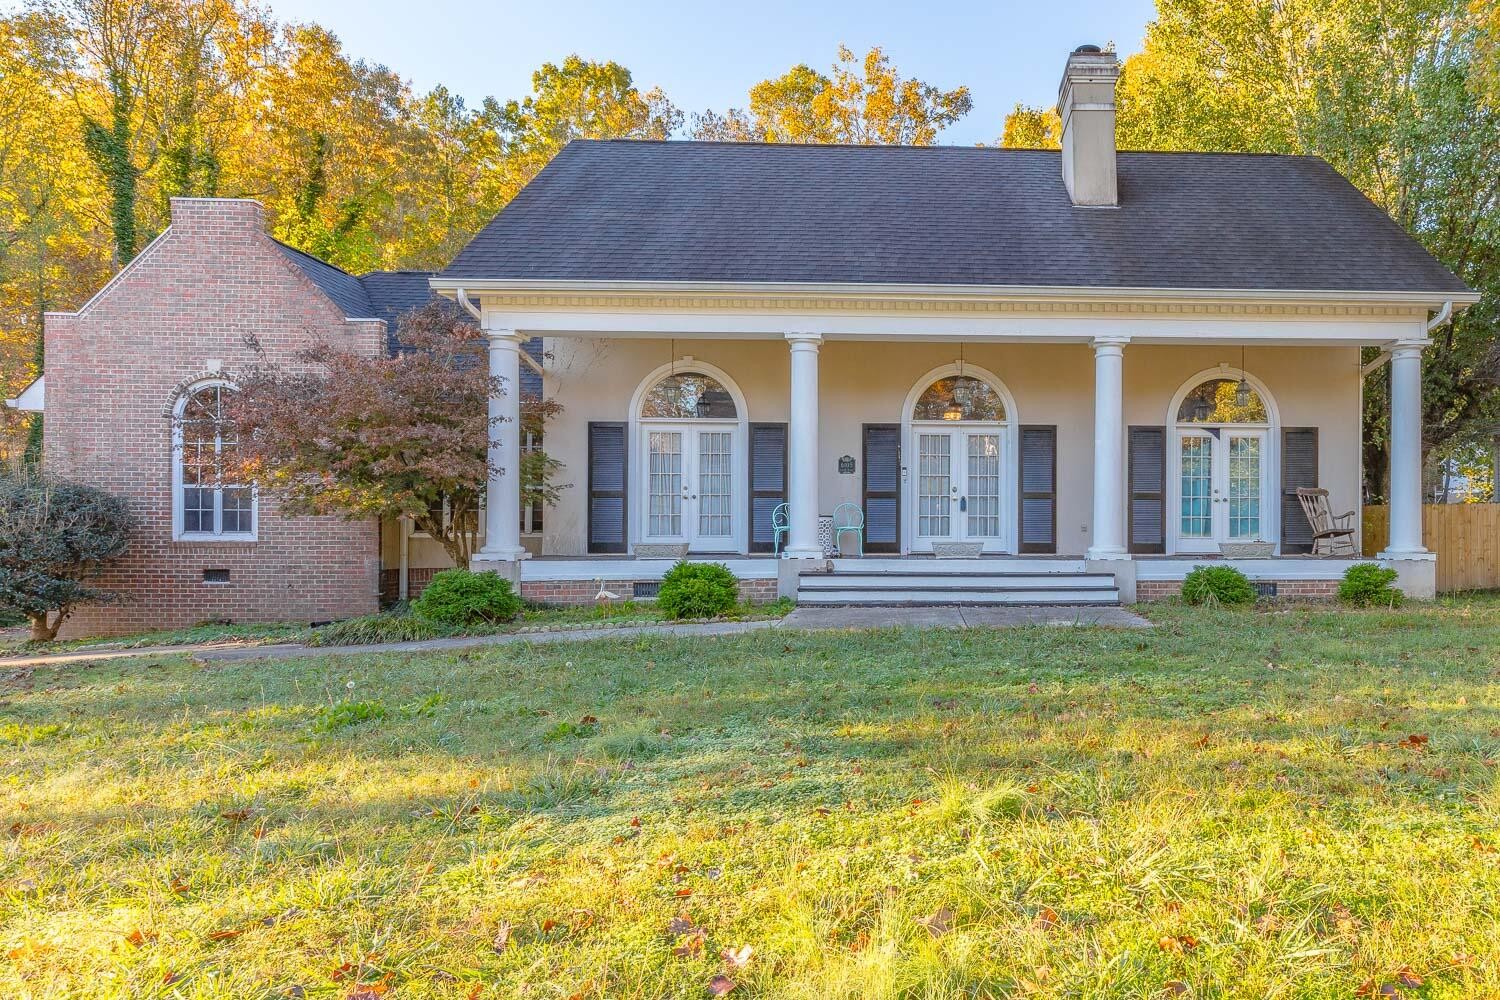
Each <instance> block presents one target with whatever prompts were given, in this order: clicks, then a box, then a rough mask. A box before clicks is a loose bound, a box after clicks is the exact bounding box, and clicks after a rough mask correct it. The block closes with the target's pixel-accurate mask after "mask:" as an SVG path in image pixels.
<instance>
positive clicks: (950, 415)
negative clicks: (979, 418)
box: [943, 400, 964, 420]
mask: <svg viewBox="0 0 1500 1000" xmlns="http://www.w3.org/2000/svg"><path fill="white" fill-rule="evenodd" d="M963 418H964V408H963V407H962V406H959V405H958V401H957V400H954V401H953V402H951V403H949V404H948V408H947V409H946V410H944V411H943V419H944V420H962V419H963Z"/></svg>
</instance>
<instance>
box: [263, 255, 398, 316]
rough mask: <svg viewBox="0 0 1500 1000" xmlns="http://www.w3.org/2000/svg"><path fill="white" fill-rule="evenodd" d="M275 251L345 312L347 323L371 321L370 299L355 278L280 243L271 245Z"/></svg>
mask: <svg viewBox="0 0 1500 1000" xmlns="http://www.w3.org/2000/svg"><path fill="white" fill-rule="evenodd" d="M274 242H275V243H276V248H277V249H278V250H280V251H281V252H282V253H283V254H285V255H286V258H287V260H289V261H291V262H292V263H293V264H295V265H296V266H297V267H298V269H300V270H301V271H302V273H303V274H305V275H307V277H308V280H310V281H311V282H312V283H313V284H315V285H317V286H318V288H320V289H322V291H323V294H324V295H326V296H328V297H329V298H330V299H332V300H333V304H334V305H336V306H338V307H339V308H340V309H342V310H343V311H344V315H345V316H347V317H349V318H350V319H373V318H374V317H375V307H374V306H373V305H371V303H370V297H369V295H367V294H366V293H365V286H364V285H363V284H361V283H360V280H359V279H358V278H356V277H355V276H354V275H352V274H350V273H349V272H347V271H344V270H342V269H340V268H337V267H334V266H333V265H332V264H330V263H328V262H327V261H324V260H319V259H318V258H316V257H314V256H313V255H312V254H308V253H303V252H302V251H301V250H298V249H297V248H296V247H290V246H287V245H286V244H285V243H283V242H281V241H280V240H276V241H274Z"/></svg>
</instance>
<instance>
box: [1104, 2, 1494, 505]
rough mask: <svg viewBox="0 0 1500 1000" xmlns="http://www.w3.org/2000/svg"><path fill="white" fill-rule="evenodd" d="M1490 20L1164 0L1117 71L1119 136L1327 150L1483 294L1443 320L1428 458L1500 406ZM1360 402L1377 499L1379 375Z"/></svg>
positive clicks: (1411, 11)
mask: <svg viewBox="0 0 1500 1000" xmlns="http://www.w3.org/2000/svg"><path fill="white" fill-rule="evenodd" d="M1494 17H1495V16H1494V8H1493V6H1492V5H1489V4H1478V3H1476V4H1472V5H1471V4H1470V0H1247V2H1243V3H1234V4H1214V3H1204V2H1202V0H1158V2H1157V18H1156V20H1155V21H1153V22H1152V23H1151V25H1150V26H1149V27H1148V29H1147V33H1146V41H1145V46H1144V48H1143V49H1142V51H1141V52H1140V53H1138V54H1136V55H1134V56H1131V57H1130V58H1129V59H1128V60H1127V61H1126V63H1125V65H1124V68H1123V72H1122V75H1121V81H1120V88H1119V112H1118V123H1119V141H1120V145H1121V146H1122V148H1132V149H1180V150H1223V151H1236V150H1243V151H1254V152H1275V153H1311V154H1315V155H1318V156H1322V157H1323V158H1325V159H1327V160H1328V161H1329V162H1330V163H1331V164H1332V165H1333V166H1334V167H1335V168H1336V169H1338V170H1339V171H1340V172H1341V173H1343V174H1344V176H1346V177H1348V178H1349V180H1350V181H1352V182H1353V183H1354V184H1355V185H1356V186H1357V187H1359V189H1360V190H1361V191H1363V192H1364V193H1365V194H1366V195H1368V196H1369V197H1370V198H1371V199H1372V200H1374V201H1375V203H1376V204H1378V205H1380V206H1381V207H1382V208H1383V209H1385V210H1386V211H1387V212H1388V213H1389V214H1390V215H1391V217H1392V218H1393V219H1395V220H1396V221H1397V222H1398V223H1400V224H1401V225H1402V226H1403V227H1405V228H1406V230H1407V231H1408V232H1410V233H1411V234H1412V235H1413V236H1415V237H1416V238H1417V239H1418V240H1420V241H1421V242H1422V243H1423V244H1424V245H1425V246H1426V247H1427V248H1428V250H1430V251H1431V252H1432V253H1433V254H1434V255H1435V256H1436V257H1437V258H1438V259H1439V260H1441V261H1443V262H1444V263H1445V264H1447V265H1448V266H1449V267H1450V268H1452V269H1453V270H1454V272H1455V273H1457V274H1458V275H1459V276H1460V277H1461V278H1463V279H1464V280H1465V281H1466V282H1468V283H1469V284H1470V285H1471V286H1472V287H1474V288H1476V289H1479V290H1480V291H1481V292H1483V293H1484V296H1485V297H1484V300H1483V301H1482V302H1480V303H1479V304H1478V305H1477V306H1474V307H1472V308H1470V309H1468V310H1466V311H1465V312H1464V313H1463V314H1462V315H1461V316H1459V317H1458V318H1457V319H1456V320H1455V321H1453V322H1452V323H1449V324H1446V325H1445V326H1443V327H1442V328H1440V329H1439V330H1437V331H1435V332H1434V339H1435V341H1436V345H1435V347H1434V349H1432V350H1429V351H1428V352H1427V355H1426V363H1425V365H1424V385H1423V435H1422V436H1423V449H1424V456H1426V455H1430V454H1431V453H1432V450H1433V449H1435V448H1436V449H1443V448H1444V447H1445V446H1446V445H1447V444H1448V443H1449V442H1450V441H1453V440H1455V439H1457V438H1459V437H1461V436H1462V435H1463V433H1464V432H1465V428H1466V427H1468V426H1469V425H1471V424H1472V423H1474V422H1475V421H1486V420H1491V419H1493V418H1494V417H1495V416H1497V414H1496V413H1495V412H1494V411H1495V410H1496V408H1497V405H1500V403H1497V399H1496V395H1497V394H1496V388H1497V386H1500V350H1497V348H1496V325H1497V322H1500V105H1497V104H1495V103H1492V102H1489V101H1487V99H1486V95H1488V94H1490V93H1491V91H1490V90H1489V89H1487V86H1486V81H1487V79H1488V78H1487V77H1486V76H1485V67H1486V66H1487V65H1492V64H1487V63H1486V51H1487V50H1486V48H1485V46H1486V45H1487V44H1490V43H1491V40H1492V39H1493V37H1494V35H1493V31H1494V28H1495V24H1494ZM1369 356H1370V357H1373V352H1371V353H1370V355H1369ZM1365 401H1366V407H1365V435H1364V436H1365V462H1364V465H1365V471H1366V477H1367V478H1366V494H1367V496H1370V497H1371V498H1375V497H1379V496H1382V495H1383V494H1384V476H1385V474H1386V468H1387V462H1386V459H1385V450H1386V447H1387V443H1388V427H1387V425H1388V419H1389V418H1388V412H1389V406H1388V381H1387V377H1386V376H1385V375H1384V374H1380V375H1376V376H1374V377H1372V378H1370V379H1369V380H1368V381H1367V382H1366V392H1365Z"/></svg>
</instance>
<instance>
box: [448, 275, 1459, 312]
mask: <svg viewBox="0 0 1500 1000" xmlns="http://www.w3.org/2000/svg"><path fill="white" fill-rule="evenodd" d="M431 285H432V289H433V291H435V292H437V293H438V294H440V295H441V294H444V293H447V294H448V295H449V297H453V296H456V295H457V293H458V292H459V291H461V290H462V291H465V292H469V293H474V292H481V293H482V292H506V293H510V294H518V293H519V294H524V293H528V292H532V293H549V294H559V293H562V294H569V293H571V294H587V293H610V294H621V293H625V294H629V293H635V294H640V295H672V294H681V295H705V294H708V295H749V296H754V295H766V296H771V295H803V296H818V295H830V296H838V297H840V298H871V299H877V298H878V299H892V298H898V299H900V298H905V299H913V298H916V299H950V300H953V299H959V300H969V301H999V302H1006V301H1048V302H1059V301H1060V302H1069V301H1077V302H1099V301H1113V302H1161V303H1167V302H1173V303H1180V302H1199V303H1201V302H1222V303H1225V304H1233V303H1249V302H1259V303H1267V302H1274V303H1279V304H1294V303H1309V304H1320V305H1322V304H1329V303H1358V304H1362V305H1368V304H1371V303H1385V304H1389V305H1411V306H1418V305H1425V306H1427V307H1428V308H1433V309H1436V308H1439V307H1441V306H1442V305H1443V303H1445V302H1452V303H1453V307H1454V309H1463V308H1466V307H1468V306H1471V305H1473V304H1474V303H1476V302H1478V301H1479V300H1480V294H1479V293H1478V292H1475V291H1473V290H1472V289H1470V290H1465V291H1441V290H1432V291H1406V290H1402V291H1362V290H1355V289H1265V288H1131V287H1115V286H1097V285H1090V286H1084V285H946V284H944V285H932V284H873V283H864V282H858V283H853V282H851V283H833V282H827V283H825V282H778V281H582V280H562V279H553V280H540V279H532V278H457V277H450V276H446V275H436V276H434V277H433V278H432V279H431Z"/></svg>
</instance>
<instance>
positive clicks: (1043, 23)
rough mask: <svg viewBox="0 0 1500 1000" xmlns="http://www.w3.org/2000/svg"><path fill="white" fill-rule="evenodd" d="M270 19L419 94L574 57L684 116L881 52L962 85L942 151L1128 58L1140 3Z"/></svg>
mask: <svg viewBox="0 0 1500 1000" xmlns="http://www.w3.org/2000/svg"><path fill="white" fill-rule="evenodd" d="M270 6H271V9H272V10H273V12H274V13H275V14H276V16H277V17H279V18H280V19H282V20H311V21H317V22H319V23H320V24H323V25H324V26H326V27H328V28H330V29H331V30H332V31H333V32H334V33H336V34H337V35H338V36H339V37H340V38H341V39H342V40H343V42H344V46H345V49H346V51H348V52H349V53H351V54H352V55H356V56H360V57H363V58H366V59H370V60H373V61H376V62H382V63H385V64H386V65H388V66H390V67H391V68H392V69H394V70H396V71H397V72H399V73H401V74H402V75H403V76H405V77H407V78H408V79H410V80H411V81H412V83H413V84H414V85H415V86H416V87H417V88H419V89H422V90H426V89H428V88H430V87H432V86H433V85H434V84H437V83H443V84H446V85H447V86H448V87H449V88H450V89H451V90H453V91H455V92H457V93H459V94H462V95H463V96H464V97H465V98H466V99H467V100H469V101H471V102H477V101H478V100H479V99H480V98H483V97H485V96H487V95H493V96H496V97H500V98H502V99H503V98H510V97H519V96H522V95H524V94H526V93H528V92H529V91H530V88H531V73H532V71H533V70H534V69H536V67H538V66H540V65H541V64H542V63H544V62H548V61H553V62H556V61H560V60H561V59H562V58H563V57H564V56H566V55H568V54H569V53H572V52H577V53H578V54H579V55H582V56H584V57H585V58H590V59H600V60H604V59H614V60H616V61H617V62H620V63H623V64H624V65H625V66H628V67H629V68H630V70H631V72H632V73H633V74H634V75H635V80H636V83H637V84H638V85H640V86H641V88H642V89H648V88H650V87H651V86H655V85H660V86H661V87H662V88H663V89H665V90H666V92H667V94H668V96H669V97H671V99H672V100H673V101H674V102H675V103H676V104H677V105H678V106H679V107H681V108H683V109H684V110H686V111H701V110H703V109H705V108H710V107H711V108H715V109H718V110H722V109H724V108H726V107H730V106H736V107H743V106H744V105H745V103H746V93H747V91H748V90H749V88H750V86H751V85H752V84H754V83H756V82H757V81H760V80H763V79H765V78H766V77H768V76H774V75H777V74H780V73H782V72H783V71H785V70H786V69H787V68H788V67H790V66H792V65H794V64H796V63H799V62H805V63H807V64H808V65H810V66H812V67H814V68H815V69H821V70H825V71H826V70H827V68H828V66H829V65H830V64H831V63H832V62H833V59H834V55H835V52H836V49H837V46H838V44H839V43H840V42H844V43H846V44H848V45H849V47H850V48H852V49H854V50H856V51H857V52H863V51H864V50H865V49H867V48H868V47H869V46H871V45H882V46H884V47H885V49H886V51H887V52H888V53H889V54H890V56H891V58H892V61H893V62H894V63H895V65H896V66H897V68H898V69H899V70H900V71H901V72H902V73H903V74H904V75H906V76H916V77H920V78H922V79H924V80H927V81H929V82H931V83H934V84H937V85H939V86H942V87H945V88H948V87H955V86H958V85H960V84H966V85H968V87H969V90H970V92H971V93H972V94H973V97H974V110H973V111H972V112H970V114H969V115H968V117H967V118H965V119H964V120H963V121H962V122H960V123H959V124H958V125H956V126H954V127H953V128H951V129H949V130H948V131H947V132H945V133H944V134H943V139H942V141H943V142H946V143H952V144H969V143H975V142H988V141H993V140H994V139H995V138H997V137H998V136H999V134H1000V127H1001V123H1002V121H1003V120H1004V117H1005V114H1006V113H1007V112H1008V111H1009V110H1010V108H1011V106H1012V105H1014V104H1015V102H1017V101H1024V102H1026V103H1028V104H1043V105H1045V104H1051V103H1052V102H1054V101H1055V100H1056V99H1057V82H1058V78H1059V76H1060V74H1061V72H1062V64H1063V59H1064V57H1065V55H1066V53H1067V52H1068V51H1069V50H1070V49H1071V48H1073V47H1074V46H1076V45H1079V44H1082V43H1084V42H1096V43H1099V44H1103V43H1105V42H1108V41H1113V42H1114V43H1115V45H1116V47H1117V48H1119V50H1120V52H1121V53H1122V54H1125V53H1129V52H1133V51H1135V50H1136V49H1137V48H1138V47H1139V46H1140V42H1141V38H1142V35H1143V33H1144V31H1145V25H1146V22H1147V21H1148V20H1149V19H1150V18H1151V16H1152V10H1153V4H1152V2H1151V0H1050V2H1049V0H1042V2H1040V3H1016V2H989V3H984V2H980V0H950V2H946V3H943V2H936V3H933V2H928V3H922V2H911V0H905V2H895V0H867V2H863V3H842V2H841V3H796V2H785V0H772V2H762V3H758V4H737V3H736V4H729V3H718V4H713V3H690V2H663V0H657V2H630V0H616V2H612V3H600V2H592V0H591V2H587V3H581V2H579V3H570V2H565V0H564V2H558V0H552V2H548V0H528V2H526V3H513V2H510V0H505V2H497V3H475V2H472V0H469V2H463V0H421V2H419V3H416V4H413V3H412V2H411V0H270Z"/></svg>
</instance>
